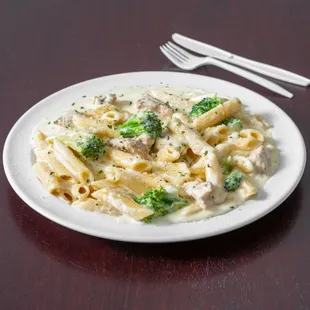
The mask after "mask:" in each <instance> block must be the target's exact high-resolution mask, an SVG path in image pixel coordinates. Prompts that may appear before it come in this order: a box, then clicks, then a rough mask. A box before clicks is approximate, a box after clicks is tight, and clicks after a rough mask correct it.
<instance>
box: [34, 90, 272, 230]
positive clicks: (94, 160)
mask: <svg viewBox="0 0 310 310" xmlns="http://www.w3.org/2000/svg"><path fill="white" fill-rule="evenodd" d="M84 97H85V98H84ZM32 141H33V151H34V154H35V163H34V165H33V169H34V171H35V173H36V175H37V177H38V179H39V180H40V181H41V183H42V184H43V186H44V187H45V188H46V190H47V191H48V192H49V193H50V194H53V195H55V196H56V197H58V198H59V199H62V200H64V201H65V202H67V203H68V204H70V205H71V206H72V207H77V208H81V209H84V210H88V211H97V212H101V213H105V214H106V215H109V216H113V217H115V218H116V219H118V220H121V219H125V220H132V221H136V222H141V223H147V224H149V223H153V224H161V223H174V222H184V221H193V220H200V219H204V218H207V217H211V216H215V215H219V214H221V213H224V212H228V211H230V210H232V209H234V208H237V207H238V206H239V205H241V204H242V203H243V202H244V201H245V200H248V199H251V198H253V197H254V196H255V195H256V193H257V191H258V190H259V189H260V188H261V187H262V186H263V185H264V183H265V182H266V181H267V180H268V178H269V177H270V176H271V175H272V174H273V173H274V172H275V170H276V168H277V162H278V154H277V149H276V147H275V144H274V141H273V139H272V136H271V133H270V125H269V124H268V123H267V122H266V121H265V120H264V119H263V117H261V116H259V115H252V114H251V113H250V112H249V111H248V110H247V107H246V106H245V105H244V104H242V103H241V102H240V100H239V99H238V98H227V97H224V96H220V95H218V94H216V93H212V94H211V93H205V92H203V91H202V90H197V89H190V88H186V89H184V88H182V89H177V88H170V87H157V86H156V87H132V88H128V89H124V90H118V91H114V92H112V91H110V92H107V93H105V94H100V95H98V96H95V97H86V96H83V98H80V99H78V100H77V101H76V102H70V103H68V109H67V110H66V111H63V112H62V114H61V115H56V116H55V117H54V118H50V119H49V120H48V121H46V120H44V121H43V122H42V124H40V125H39V126H38V127H37V128H36V130H35V132H34V135H33V138H32Z"/></svg>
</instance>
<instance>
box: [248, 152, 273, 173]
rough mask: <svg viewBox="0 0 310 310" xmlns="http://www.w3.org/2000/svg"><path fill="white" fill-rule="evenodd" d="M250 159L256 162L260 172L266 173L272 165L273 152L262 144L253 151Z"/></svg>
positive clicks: (255, 165) (256, 168)
mask: <svg viewBox="0 0 310 310" xmlns="http://www.w3.org/2000/svg"><path fill="white" fill-rule="evenodd" d="M249 160H250V161H251V162H252V163H253V164H254V167H255V170H256V171H257V172H258V173H261V174H266V173H268V171H269V170H270V167H271V154H270V151H269V150H268V148H267V147H265V146H260V147H258V148H257V149H255V150H254V151H252V152H251V154H250V156H249Z"/></svg>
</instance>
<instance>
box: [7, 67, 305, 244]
mask: <svg viewBox="0 0 310 310" xmlns="http://www.w3.org/2000/svg"><path fill="white" fill-rule="evenodd" d="M132 74H138V75H139V74H158V75H160V74H164V75H165V74H166V75H169V74H170V75H187V76H199V77H200V78H205V79H206V80H213V81H215V82H222V83H223V82H224V83H225V84H226V83H227V84H230V86H235V87H238V88H241V89H243V90H246V91H247V92H249V93H251V94H252V95H255V96H259V97H261V98H262V99H263V100H265V101H268V103H269V104H272V105H273V106H275V107H276V108H277V109H280V110H281V112H282V113H283V114H284V115H285V116H286V117H287V118H288V119H289V120H290V121H291V124H292V125H293V126H294V127H295V130H296V133H297V134H298V135H299V139H300V142H302V143H301V144H300V146H301V151H302V152H301V153H302V154H301V156H302V159H303V161H302V163H301V165H300V170H299V174H298V177H296V179H295V182H294V183H293V184H292V185H291V187H290V188H289V190H287V192H286V193H285V195H283V196H282V198H281V199H280V200H278V201H277V202H276V203H275V204H274V205H273V206H272V207H270V208H268V209H267V210H265V211H264V212H261V213H259V214H258V215H257V216H253V217H251V218H249V219H248V220H247V221H243V222H240V223H236V224H234V225H233V226H228V227H224V228H221V229H220V230H216V231H213V232H208V233H205V234H204V233H200V234H197V235H196V234H188V235H186V236H179V237H174V236H168V237H165V239H162V236H159V238H156V236H154V237H153V239H151V240H150V239H148V238H147V239H144V238H143V237H141V236H140V238H136V237H135V236H133V237H131V236H124V235H115V234H112V235H109V234H107V233H104V236H103V235H102V234H100V233H97V232H96V231H91V230H90V229H89V228H88V227H83V226H80V225H78V224H75V223H74V222H72V221H66V220H64V219H62V218H61V217H59V216H56V215H55V216H52V214H49V212H47V211H46V209H44V207H42V206H39V205H37V203H36V202H35V201H33V200H32V198H31V197H28V195H26V194H25V193H24V192H23V190H22V189H21V188H20V187H19V186H18V184H17V182H15V180H14V177H13V174H12V173H11V171H10V169H9V164H8V161H9V159H10V158H9V156H10V154H9V153H8V149H9V146H10V143H11V140H12V138H13V137H14V134H15V131H16V130H17V127H18V125H19V123H21V122H22V121H23V119H24V118H26V117H27V116H28V114H31V112H32V110H33V109H35V108H36V107H37V106H38V105H39V104H43V103H44V102H45V101H48V100H50V99H52V98H53V97H54V96H57V95H59V94H61V93H62V92H65V91H67V90H69V89H70V88H73V87H78V86H79V85H81V84H86V83H93V82H95V81H97V80H101V79H104V78H111V79H115V78H118V77H120V76H125V75H132ZM306 161H307V151H306V145H305V141H304V139H303V136H302V134H301V132H300V130H299V128H298V126H297V125H296V124H295V122H294V121H293V120H292V119H291V118H290V116H289V115H288V114H287V113H286V112H285V111H284V110H282V109H281V108H280V107H279V106H278V105H276V104H275V103H273V102H272V101H271V100H269V99H268V98H266V97H264V96H262V95H260V94H258V93H256V92H254V91H252V90H250V89H248V88H246V87H243V86H241V85H238V84H236V83H232V82H229V81H226V80H223V79H218V78H213V77H209V76H204V75H200V74H193V73H184V72H174V71H173V72H171V71H134V72H124V73H118V74H112V75H107V76H102V77H96V78H93V79H89V80H84V81H82V82H78V83H76V84H72V85H69V86H67V87H64V88H62V89H60V90H58V91H55V92H54V93H52V94H50V95H48V96H47V97H45V98H43V99H41V100H40V101H38V102H37V103H35V104H34V105H33V106H32V107H31V108H29V109H28V110H27V111H25V112H24V113H23V114H22V115H21V116H20V117H19V118H18V120H17V121H16V122H15V123H14V125H13V126H12V128H11V129H10V131H9V133H8V135H7V137H6V139H5V143H4V147H3V167H4V172H5V175H6V177H7V179H8V182H9V184H10V185H11V187H12V188H13V190H14V191H15V193H16V194H17V195H18V196H19V197H20V198H21V199H22V200H23V201H24V202H25V203H26V204H27V205H28V207H30V208H32V209H33V210H34V211H36V212H38V213H39V214H40V215H42V216H44V217H45V218H47V219H49V220H51V221H53V222H55V223H57V224H59V225H62V226H64V227H66V228H68V229H72V230H74V231H77V232H80V233H84V234H87V235H91V236H95V237H99V238H104V239H109V240H115V241H123V242H136V243H170V242H183V241H189V240H198V239H202V238H209V237H212V236H216V235H221V234H224V233H227V232H230V231H234V230H236V229H239V228H241V227H245V226H247V225H249V224H251V223H253V222H255V221H257V220H259V219H260V218H262V217H264V216H265V215H267V214H268V213H270V212H272V211H273V210H274V209H276V208H277V207H278V206H279V205H281V204H282V203H283V202H284V201H285V200H286V199H287V198H288V197H289V196H290V195H291V194H292V192H293V191H294V190H295V188H296V187H297V185H298V184H299V182H300V180H301V178H302V176H303V173H304V170H305V167H306ZM82 212H85V211H82ZM219 216H221V215H219ZM207 220H208V219H204V220H203V221H207ZM182 224H184V225H186V224H187V223H182ZM129 225H132V224H129ZM171 225H175V224H171Z"/></svg>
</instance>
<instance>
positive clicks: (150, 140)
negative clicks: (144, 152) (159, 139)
mask: <svg viewBox="0 0 310 310" xmlns="http://www.w3.org/2000/svg"><path fill="white" fill-rule="evenodd" d="M137 140H139V141H141V142H142V143H143V144H144V145H146V146H147V147H148V149H150V148H151V147H152V145H153V144H154V142H155V139H154V138H152V137H150V136H149V135H147V134H145V133H143V134H142V135H140V136H139V137H138V138H137Z"/></svg>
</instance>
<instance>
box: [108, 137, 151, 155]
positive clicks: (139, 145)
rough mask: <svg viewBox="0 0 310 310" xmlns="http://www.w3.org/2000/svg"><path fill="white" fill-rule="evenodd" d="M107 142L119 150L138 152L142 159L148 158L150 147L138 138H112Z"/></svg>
mask: <svg viewBox="0 0 310 310" xmlns="http://www.w3.org/2000/svg"><path fill="white" fill-rule="evenodd" d="M107 144H108V145H109V146H111V147H113V148H116V149H118V150H120V151H124V152H127V153H131V154H138V155H140V156H141V157H142V158H143V159H149V151H150V147H149V146H148V145H147V144H145V143H144V142H143V141H142V140H141V139H139V138H137V139H134V138H122V137H121V138H113V139H110V140H108V142H107Z"/></svg>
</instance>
